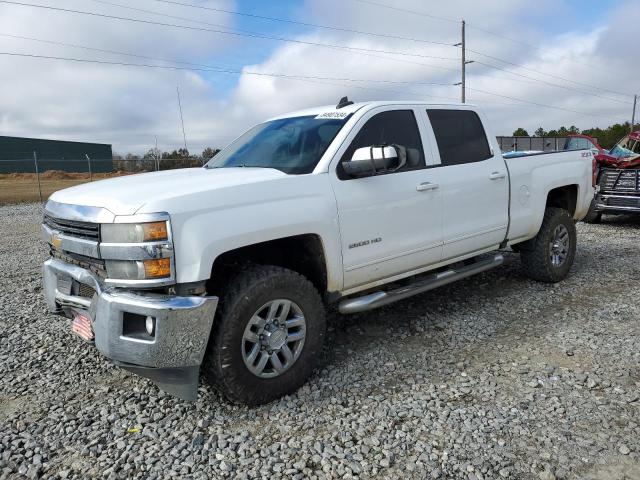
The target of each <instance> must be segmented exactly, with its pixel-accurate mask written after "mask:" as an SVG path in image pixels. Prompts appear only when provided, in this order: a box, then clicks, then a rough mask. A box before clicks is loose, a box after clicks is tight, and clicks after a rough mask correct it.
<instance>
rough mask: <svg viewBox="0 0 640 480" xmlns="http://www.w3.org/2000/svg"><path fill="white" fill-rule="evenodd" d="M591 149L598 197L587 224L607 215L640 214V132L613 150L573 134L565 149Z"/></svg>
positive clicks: (594, 201)
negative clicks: (604, 214)
mask: <svg viewBox="0 0 640 480" xmlns="http://www.w3.org/2000/svg"><path fill="white" fill-rule="evenodd" d="M583 149H590V150H591V151H592V152H593V155H594V169H593V179H594V182H593V184H594V187H595V190H596V192H595V197H594V199H593V202H592V204H591V209H590V210H589V213H588V214H587V216H586V218H585V219H584V221H585V222H589V223H597V222H599V221H600V220H601V218H602V214H603V213H613V214H619V213H640V131H636V132H632V133H630V134H628V135H626V136H625V137H623V138H622V139H621V140H620V141H619V142H618V143H616V144H615V146H614V147H613V148H612V149H611V150H605V149H603V148H602V147H601V146H600V145H599V144H598V142H597V141H596V140H595V139H594V138H592V137H589V136H588V135H572V136H571V137H569V138H568V139H567V142H566V144H565V150H583Z"/></svg>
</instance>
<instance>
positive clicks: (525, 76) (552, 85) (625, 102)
mask: <svg viewBox="0 0 640 480" xmlns="http://www.w3.org/2000/svg"><path fill="white" fill-rule="evenodd" d="M474 63H477V64H478V65H483V66H485V67H488V68H493V69H495V70H499V71H501V72H504V73H508V74H510V75H515V76H517V77H522V78H527V79H529V80H532V81H533V82H538V83H542V84H544V85H548V86H550V87H555V88H561V89H563V90H569V91H574V92H578V93H581V94H583V95H590V96H592V97H598V98H602V99H604V100H609V101H610V102H618V103H623V104H625V105H628V104H629V102H628V101H624V100H620V99H617V98H611V97H607V96H604V95H599V94H597V93H593V92H587V91H585V90H579V89H577V88H574V87H568V86H566V85H560V84H559V83H553V82H548V81H546V80H543V79H540V78H534V77H529V76H527V75H523V74H521V73H518V72H514V71H513V70H508V69H506V68H501V67H497V66H495V65H491V64H489V63H485V62H481V61H479V60H475V61H474ZM528 83H530V82H528Z"/></svg>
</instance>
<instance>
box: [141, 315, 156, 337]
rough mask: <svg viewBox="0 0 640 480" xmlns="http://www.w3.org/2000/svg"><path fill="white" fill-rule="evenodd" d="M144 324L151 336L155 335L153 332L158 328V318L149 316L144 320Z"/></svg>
mask: <svg viewBox="0 0 640 480" xmlns="http://www.w3.org/2000/svg"><path fill="white" fill-rule="evenodd" d="M144 326H145V328H146V329H147V333H148V334H149V335H150V336H153V333H154V331H155V329H156V319H155V318H153V317H147V319H146V320H145V322H144Z"/></svg>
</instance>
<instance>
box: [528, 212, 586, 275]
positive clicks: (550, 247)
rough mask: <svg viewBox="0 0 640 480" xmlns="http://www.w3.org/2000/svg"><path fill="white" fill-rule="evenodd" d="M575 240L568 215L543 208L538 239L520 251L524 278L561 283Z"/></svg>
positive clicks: (567, 267)
mask: <svg viewBox="0 0 640 480" xmlns="http://www.w3.org/2000/svg"><path fill="white" fill-rule="evenodd" d="M576 239H577V237H576V226H575V223H574V222H573V218H571V216H570V215H569V212H567V211H566V210H564V209H562V208H547V209H546V210H545V213H544V218H543V220H542V226H541V227H540V231H539V232H538V235H536V236H535V237H534V238H532V239H531V240H529V241H528V242H525V243H523V244H522V246H521V247H520V259H521V261H522V265H523V267H524V272H525V274H526V275H527V276H528V277H529V278H532V279H533V280H537V281H539V282H550V283H555V282H559V281H560V280H562V279H564V278H565V277H566V276H567V274H568V273H569V269H570V268H571V265H573V260H574V258H575V254H576Z"/></svg>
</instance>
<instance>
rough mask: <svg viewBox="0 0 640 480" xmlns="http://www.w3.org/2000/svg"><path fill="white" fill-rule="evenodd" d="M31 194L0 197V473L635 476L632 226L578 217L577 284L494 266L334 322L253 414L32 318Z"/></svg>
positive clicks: (35, 248) (638, 404)
mask: <svg viewBox="0 0 640 480" xmlns="http://www.w3.org/2000/svg"><path fill="white" fill-rule="evenodd" d="M40 214H41V213H40V208H39V206H37V205H23V206H10V207H0V231H1V232H2V235H0V265H2V269H1V272H0V285H1V287H0V313H1V315H0V371H1V372H2V374H1V377H0V477H1V478H22V477H23V476H26V477H28V478H38V477H42V478H96V477H104V478H110V479H111V478H167V477H171V476H177V477H183V476H188V477H189V478H212V477H214V478H256V477H262V478H300V479H301V478H339V477H342V478H354V477H360V478H399V477H404V478H465V479H493V478H518V479H544V480H547V479H553V478H558V479H559V478H586V479H618V478H628V479H632V478H633V479H635V478H640V427H639V425H638V423H639V422H640V419H639V418H640V416H639V414H640V367H639V365H640V327H639V322H638V321H639V319H640V301H639V298H640V285H639V284H638V271H639V267H640V248H639V246H638V245H639V244H638V233H639V232H640V221H639V220H638V218H637V217H636V218H635V219H634V218H631V217H627V218H624V217H611V218H608V219H606V223H605V224H603V225H585V224H579V225H578V231H579V249H578V254H577V257H576V263H575V266H574V268H573V271H572V273H571V276H570V277H569V278H568V279H567V280H566V281H564V282H562V283H560V284H557V285H543V284H538V283H535V282H532V281H529V280H527V279H526V278H525V277H524V276H523V275H522V273H521V271H520V269H519V260H518V256H517V255H515V254H507V255H506V258H507V262H506V265H504V266H502V267H500V268H498V269H496V270H493V271H491V272H488V273H486V274H483V275H480V276H477V277H474V278H470V279H467V280H465V281H462V282H459V283H457V284H453V285H450V286H448V287H443V288H441V289H440V290H437V291H434V292H430V293H428V294H424V295H421V296H419V297H415V298H414V299H411V300H408V301H405V302H401V303H398V304H395V305H392V306H389V307H386V308H384V309H381V310H378V311H374V312H371V313H367V314H360V315H357V316H351V317H340V316H338V315H336V314H330V316H329V321H330V331H329V335H328V346H327V348H326V351H325V356H324V360H323V364H322V365H321V367H320V369H318V370H317V371H316V372H315V374H314V376H313V377H312V378H311V380H310V381H309V382H308V384H307V385H306V386H305V387H303V388H302V389H301V390H300V391H299V392H297V394H295V395H293V396H291V397H287V398H284V399H282V400H281V401H278V402H275V403H272V404H270V405H266V406H263V407H259V408H246V407H239V406H234V405H230V404H228V403H225V402H224V401H223V400H222V399H221V398H220V397H219V396H218V395H217V394H216V393H215V392H213V391H212V390H211V389H210V388H208V387H207V386H204V385H203V386H201V388H200V395H199V399H198V401H197V402H196V403H187V402H183V401H180V400H176V399H174V398H171V397H169V396H168V395H166V394H164V393H163V392H161V391H159V390H158V389H157V388H156V387H155V386H154V385H153V384H152V383H150V382H149V381H147V380H144V379H141V378H139V377H136V376H134V375H132V374H129V373H127V372H125V371H123V370H120V369H118V368H115V367H113V366H110V365H109V364H108V363H107V362H106V361H105V360H104V359H103V358H101V357H100V356H99V355H98V354H97V353H96V351H95V350H94V349H93V348H92V347H90V346H88V345H86V344H84V343H82V341H80V340H78V339H76V338H75V337H73V336H72V335H71V333H70V332H69V328H68V326H67V323H66V321H65V320H64V319H62V318H61V317H56V316H52V315H49V314H47V313H46V312H45V307H44V303H43V300H42V298H41V289H40V271H39V268H40V264H41V262H42V261H43V260H44V258H45V249H44V246H43V245H41V244H40V242H39V241H38V240H37V238H38V232H39V227H38V222H39V218H40Z"/></svg>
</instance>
